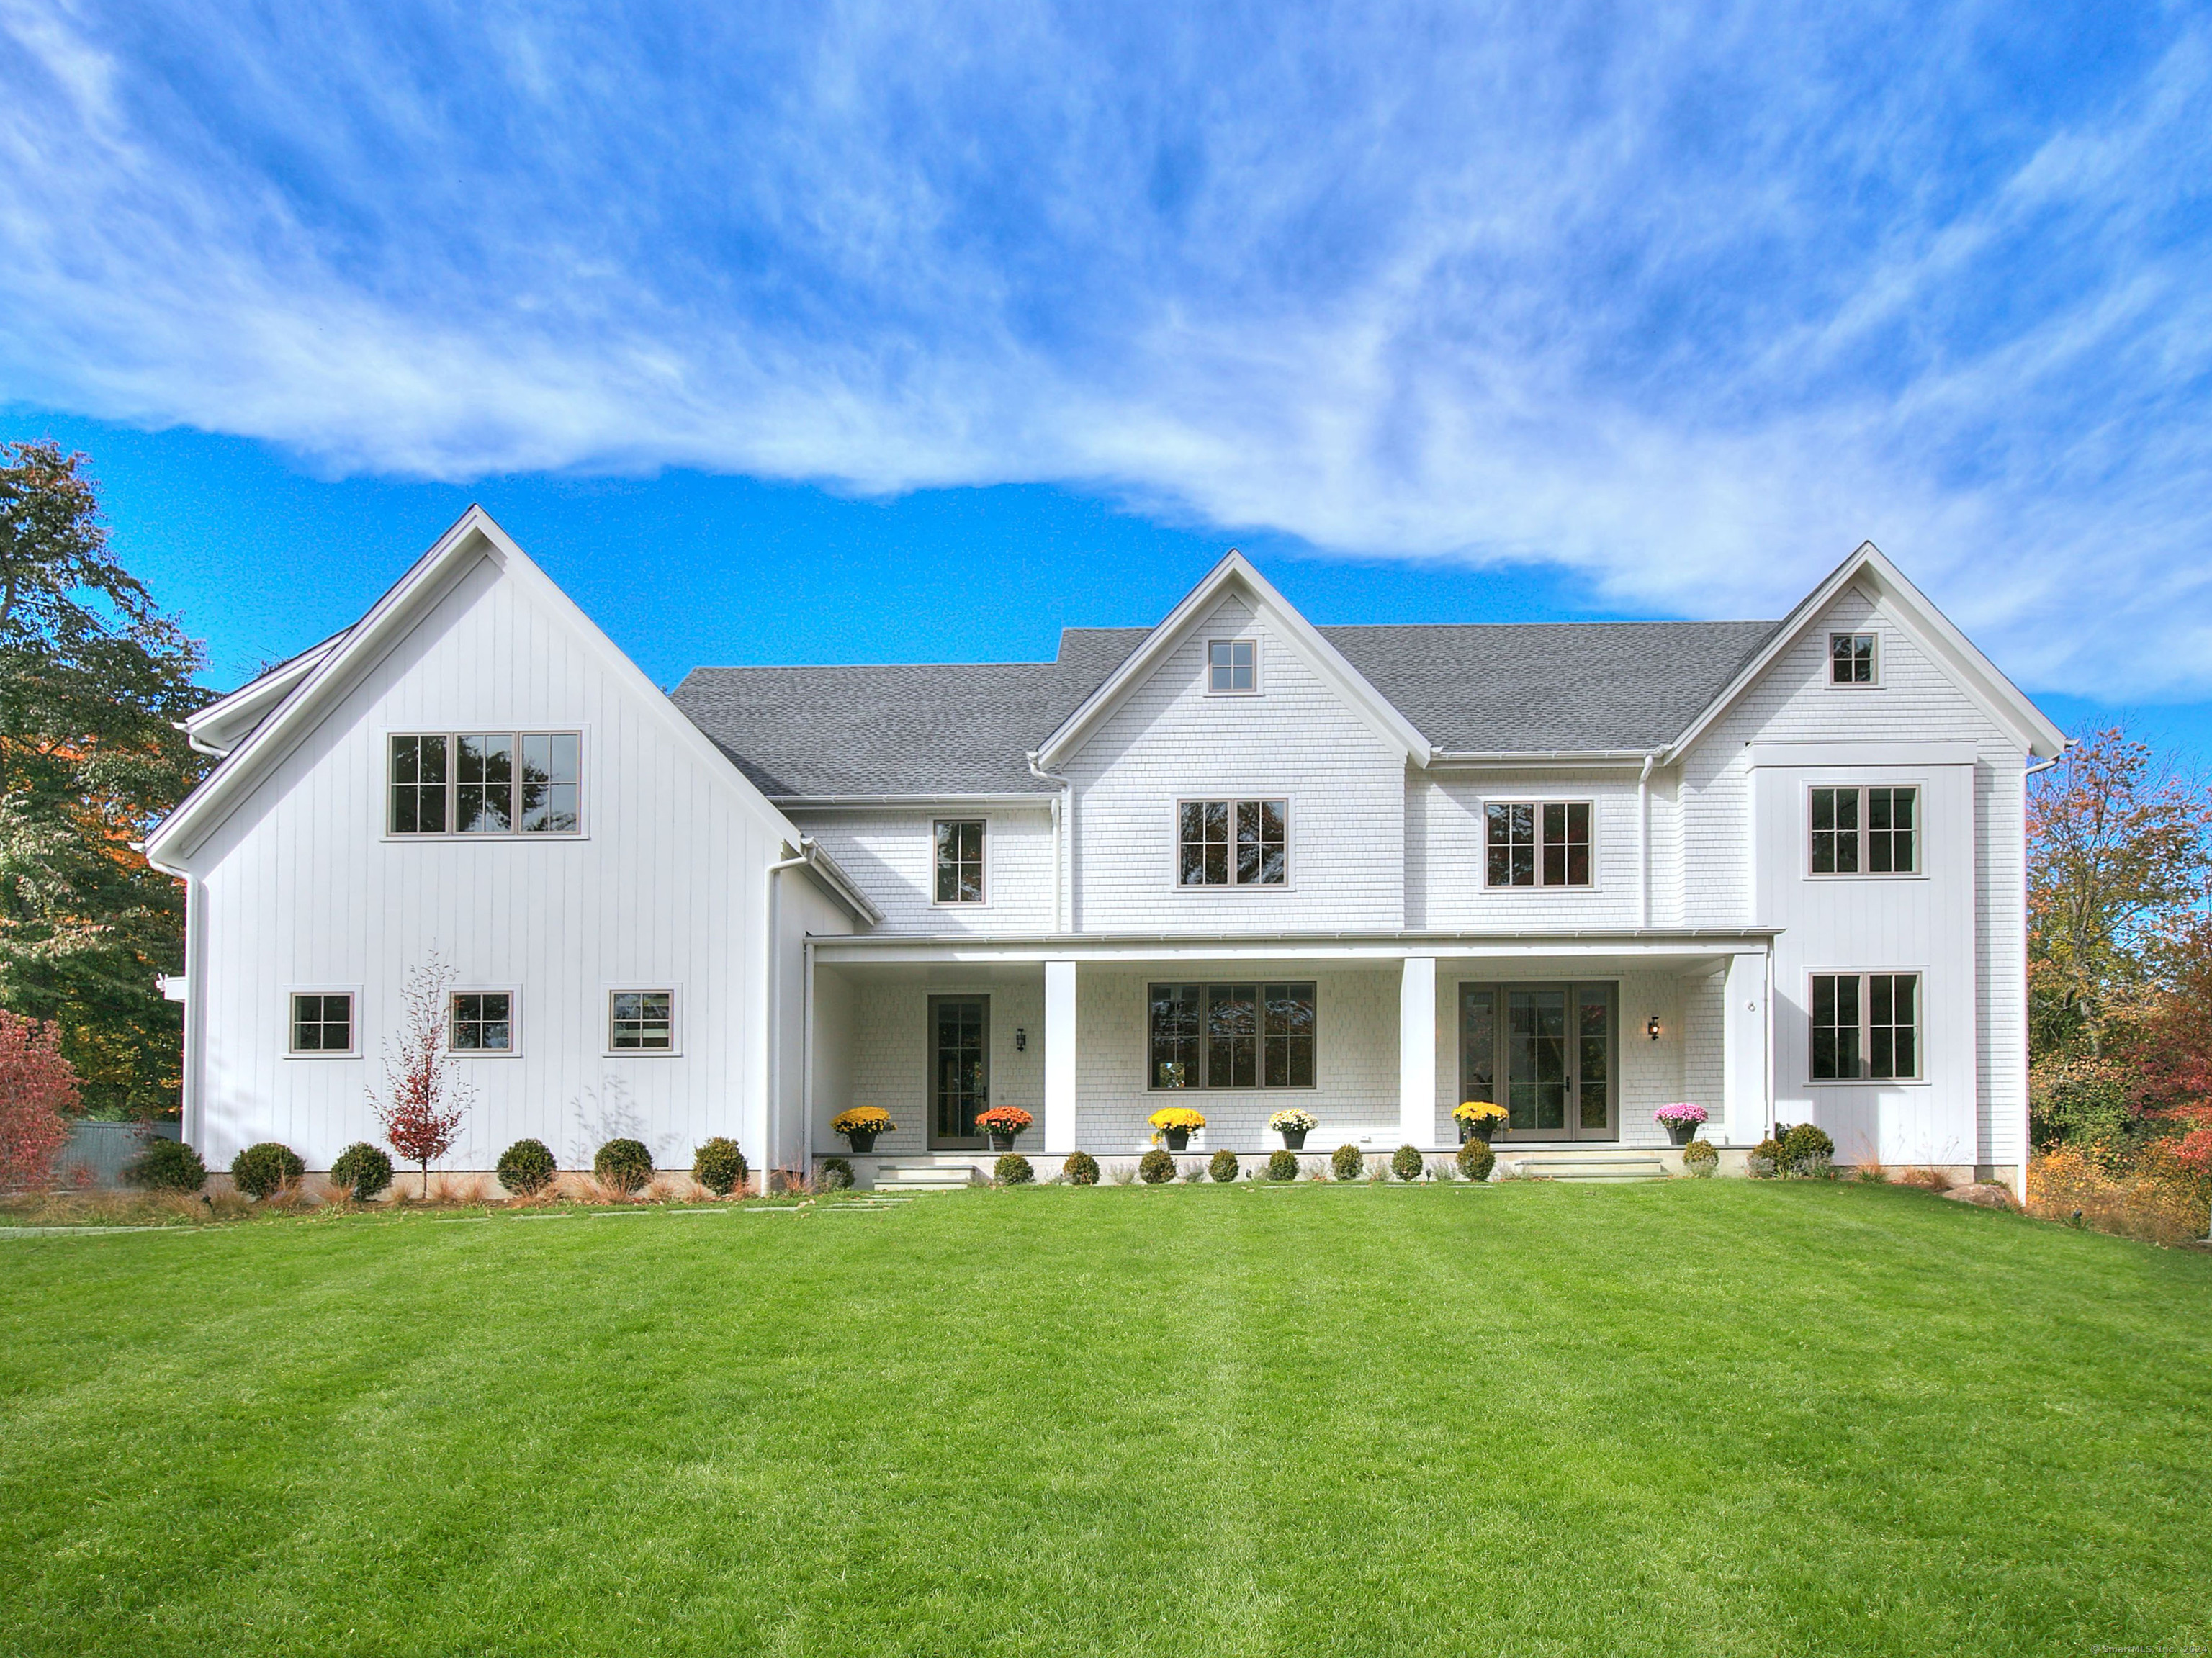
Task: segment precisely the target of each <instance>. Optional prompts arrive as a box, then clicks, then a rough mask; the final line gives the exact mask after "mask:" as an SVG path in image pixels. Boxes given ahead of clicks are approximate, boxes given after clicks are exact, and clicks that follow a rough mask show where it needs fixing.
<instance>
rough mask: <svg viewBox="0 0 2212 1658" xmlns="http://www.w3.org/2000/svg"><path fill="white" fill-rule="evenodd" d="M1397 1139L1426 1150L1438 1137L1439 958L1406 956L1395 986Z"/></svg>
mask: <svg viewBox="0 0 2212 1658" xmlns="http://www.w3.org/2000/svg"><path fill="white" fill-rule="evenodd" d="M1398 1135H1399V1138H1400V1139H1401V1140H1402V1141H1404V1142H1405V1143H1406V1144H1407V1145H1418V1146H1421V1147H1423V1148H1426V1147H1427V1146H1428V1145H1430V1144H1431V1142H1433V1141H1434V1140H1435V1139H1436V1137H1437V958H1436V957H1433V956H1408V957H1406V970H1405V976H1404V977H1403V978H1401V980H1400V981H1399V983H1398Z"/></svg>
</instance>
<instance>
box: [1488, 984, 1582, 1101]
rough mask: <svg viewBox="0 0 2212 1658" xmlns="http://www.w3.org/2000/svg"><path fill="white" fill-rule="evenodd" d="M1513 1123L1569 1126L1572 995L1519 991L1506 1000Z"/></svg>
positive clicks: (1509, 1096) (1509, 1085)
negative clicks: (1569, 1009)
mask: <svg viewBox="0 0 2212 1658" xmlns="http://www.w3.org/2000/svg"><path fill="white" fill-rule="evenodd" d="M1505 1018H1506V1041H1505V1051H1506V1095H1507V1097H1506V1100H1505V1102H1504V1103H1505V1108H1506V1111H1507V1114H1508V1126H1509V1127H1512V1128H1514V1129H1518V1130H1524V1131H1525V1130H1529V1129H1534V1130H1539V1131H1541V1130H1546V1129H1559V1128H1565V1127H1566V1124H1567V993H1566V992H1565V990H1514V991H1509V992H1508V993H1507V994H1506V999H1505Z"/></svg>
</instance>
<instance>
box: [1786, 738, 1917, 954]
mask: <svg viewBox="0 0 2212 1658" xmlns="http://www.w3.org/2000/svg"><path fill="white" fill-rule="evenodd" d="M1814 789H1857V791H1858V792H1859V794H1860V802H1859V804H1860V806H1861V808H1862V810H1861V811H1860V813H1859V817H1860V818H1861V820H1862V827H1861V829H1859V834H1860V835H1861V836H1864V835H1865V834H1866V832H1867V831H1866V829H1865V828H1864V827H1863V820H1864V819H1865V817H1866V812H1865V811H1864V810H1863V808H1864V806H1865V804H1866V802H1865V794H1866V791H1867V790H1869V789H1911V791H1912V792H1913V793H1915V794H1916V795H1917V796H1918V797H1919V799H1917V801H1916V802H1915V803H1914V807H1913V811H1914V815H1915V816H1916V817H1917V819H1918V820H1919V821H1918V822H1917V823H1914V824H1913V826H1912V865H1913V866H1912V867H1911V869H1909V870H1903V871H1899V870H1892V871H1890V872H1888V873H1887V874H1883V873H1881V872H1877V871H1872V870H1863V869H1862V870H1852V871H1849V872H1842V871H1836V872H1827V873H1823V872H1820V871H1819V870H1816V869H1814V867H1813V791H1814ZM1798 804H1799V805H1800V806H1801V808H1802V817H1800V818H1799V820H1798V821H1799V822H1800V823H1802V824H1803V826H1804V833H1803V834H1802V835H1800V836H1799V837H1798V845H1799V848H1800V850H1801V852H1802V854H1803V859H1804V864H1803V877H1804V878H1805V879H1806V880H1808V881H1819V882H1821V883H1822V884H1826V883H1827V882H1830V881H1924V880H1926V879H1927V878H1928V783H1927V780H1926V779H1924V778H1919V777H1903V778H1899V779H1896V780H1893V781H1892V780H1884V781H1881V782H1879V783H1868V782H1857V781H1853V780H1851V779H1850V778H1838V779H1837V780H1835V781H1834V782H1832V783H1829V782H1822V781H1820V780H1818V779H1814V780H1811V781H1808V783H1807V784H1806V785H1805V787H1804V791H1803V793H1802V798H1801V799H1800V800H1799V802H1798ZM1865 850H1866V849H1865V845H1864V842H1863V841H1862V842H1861V845H1860V858H1859V861H1860V862H1861V863H1864V862H1865V861H1866V857H1865ZM1897 971H1898V972H1899V973H1904V972H1908V971H1910V969H1906V968H1899V969H1897Z"/></svg>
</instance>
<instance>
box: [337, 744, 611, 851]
mask: <svg viewBox="0 0 2212 1658" xmlns="http://www.w3.org/2000/svg"><path fill="white" fill-rule="evenodd" d="M569 732H574V734H575V737H576V768H577V770H578V772H579V773H580V776H579V777H578V779H577V781H576V827H575V828H574V829H502V830H501V831H500V832H499V833H498V834H496V835H488V834H484V833H483V832H481V831H476V830H472V831H470V832H468V833H466V834H464V833H463V832H462V831H461V830H459V829H447V830H444V831H442V832H441V833H439V834H435V835H403V834H399V833H398V832H396V831H394V829H392V738H395V737H443V738H447V740H448V741H452V740H453V739H455V738H459V737H460V736H462V735H464V734H465V735H468V736H471V737H474V736H478V735H486V734H489V735H499V734H501V733H504V734H506V735H509V736H513V737H516V738H521V737H526V736H527V737H544V736H547V735H566V734H568V733H569ZM592 755H593V744H592V726H588V725H547V724H544V723H543V722H540V723H538V724H534V725H522V724H518V723H517V722H515V721H513V720H479V721H477V722H476V723H475V724H473V725H449V726H442V727H434V726H381V727H380V728H379V729H378V731H377V733H376V777H377V786H376V799H375V808H376V829H377V836H376V838H377V839H378V840H380V841H391V842H392V843H394V844H396V845H400V846H407V845H416V844H422V845H429V846H444V845H452V844H459V845H462V846H493V847H504V846H513V845H516V844H518V843H520V844H523V845H528V844H530V843H532V842H534V841H544V842H546V843H547V844H549V845H553V846H573V845H574V843H575V842H577V841H588V840H590V839H591V838H592V809H591V800H592ZM453 763H454V756H452V755H451V754H449V755H448V756H447V765H448V766H451V765H453ZM456 786H457V784H456V783H455V782H454V781H453V780H452V779H451V778H450V777H449V778H448V780H447V788H448V789H449V790H450V789H452V788H454V787H456ZM451 798H452V797H451V795H450V794H449V795H448V796H447V799H451Z"/></svg>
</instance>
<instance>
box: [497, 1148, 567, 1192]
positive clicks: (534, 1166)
mask: <svg viewBox="0 0 2212 1658" xmlns="http://www.w3.org/2000/svg"><path fill="white" fill-rule="evenodd" d="M493 1172H494V1173H495V1174H496V1175H498V1176H499V1183H500V1184H501V1186H504V1187H506V1188H507V1190H508V1191H510V1192H512V1193H514V1195H515V1196H517V1197H519V1198H534V1197H536V1196H537V1195H538V1193H540V1192H543V1191H544V1189H545V1188H546V1187H549V1186H550V1185H551V1184H552V1183H553V1176H554V1175H556V1174H558V1173H559V1172H560V1165H559V1164H558V1163H555V1162H554V1160H553V1153H552V1152H551V1151H549V1150H548V1149H547V1148H546V1145H545V1142H544V1140H528V1139H525V1140H517V1141H515V1143H514V1144H513V1145H510V1146H508V1147H507V1150H506V1151H502V1152H501V1153H500V1154H499V1162H498V1163H496V1164H495V1165H494V1168H493Z"/></svg>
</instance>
